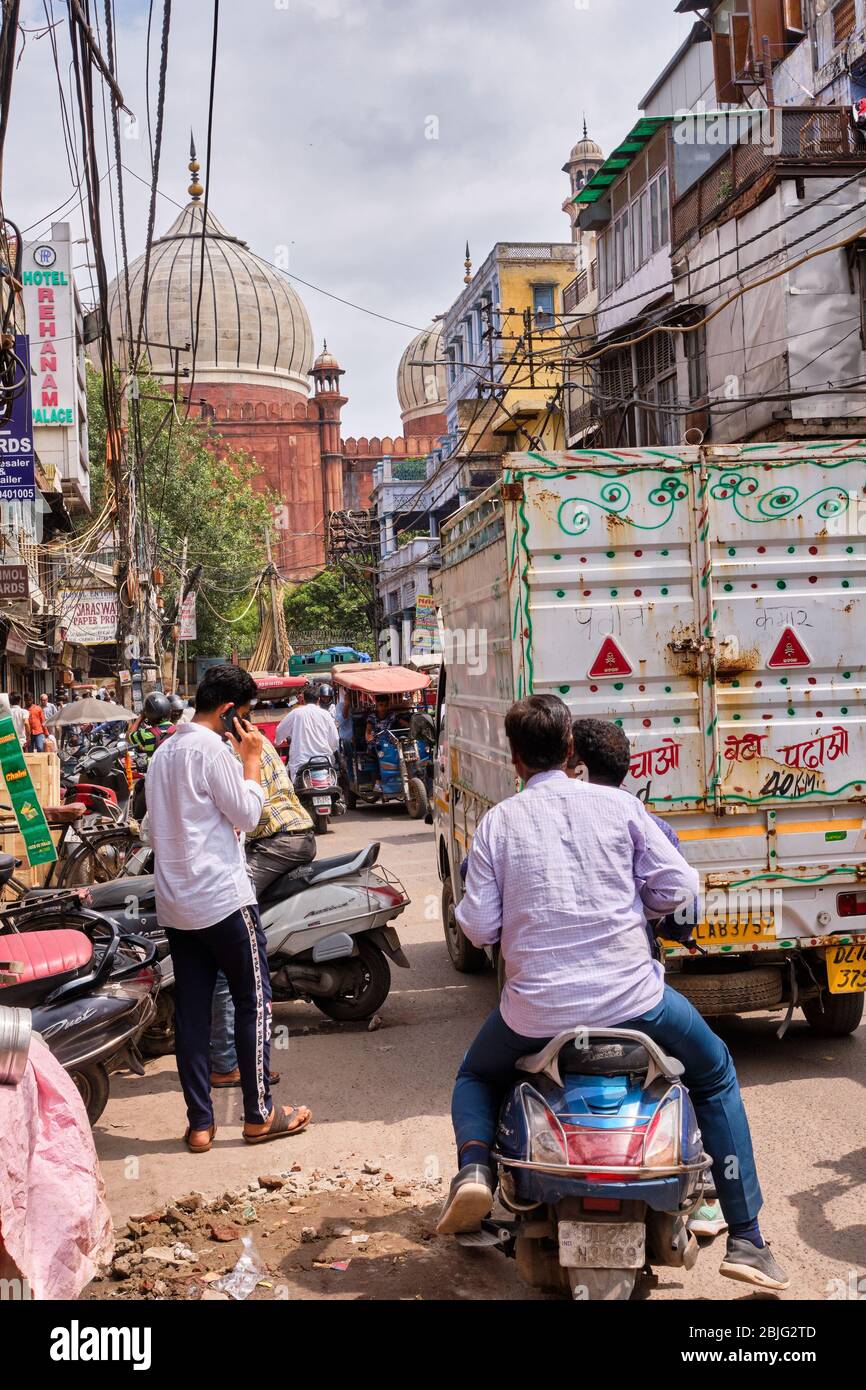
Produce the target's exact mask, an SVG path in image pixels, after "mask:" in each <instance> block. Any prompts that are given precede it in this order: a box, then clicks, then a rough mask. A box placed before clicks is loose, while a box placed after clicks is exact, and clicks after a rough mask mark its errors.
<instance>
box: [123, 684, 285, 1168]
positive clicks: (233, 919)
mask: <svg viewBox="0 0 866 1390" xmlns="http://www.w3.org/2000/svg"><path fill="white" fill-rule="evenodd" d="M256 693H257V686H256V683H255V681H254V680H253V678H252V676H250V675H249V674H248V672H246V671H243V670H241V669H240V668H239V667H237V666H212V667H211V668H210V669H209V670H208V671H207V672H206V673H205V677H204V679H203V680H202V682H201V684H200V685H199V687H198V690H197V691H196V697H195V715H194V716H193V719H192V721H191V722H190V723H189V724H181V725H180V726H179V727H178V729H177V730H176V732H175V733H174V734H173V735H172V737H171V738H169V739H166V741H165V742H164V743H162V744H160V746H159V748H157V750H156V752H155V753H154V755H153V758H152V760H151V764H150V769H149V771H148V774H147V800H148V810H149V824H150V834H151V840H152V842H153V848H154V856H155V887H156V909H157V915H158V918H159V921H160V923H161V924H162V925H163V926H164V927H165V928H166V930H167V934H168V940H169V946H170V949H171V956H172V962H173V966H174V976H175V1011H176V1012H175V1035H176V1056H177V1069H178V1073H179V1075H180V1082H181V1086H182V1088H183V1093H184V1099H185V1100H186V1107H187V1117H188V1121H189V1123H188V1128H187V1131H186V1134H185V1136H184V1139H185V1142H186V1145H187V1147H188V1148H189V1150H190V1152H191V1153H206V1152H207V1150H208V1149H209V1148H210V1147H211V1144H212V1143H213V1137H214V1134H215V1132H216V1126H215V1124H214V1117H213V1105H212V1101H211V1084H210V1039H211V1008H212V1001H213V993H214V985H215V983H216V978H217V975H218V973H219V971H222V972H223V974H224V975H225V977H226V979H227V980H228V983H229V989H230V991H231V996H232V1000H233V1002H234V1006H235V1044H236V1047H237V1054H238V1067H239V1070H240V1074H241V1090H242V1092H243V1099H244V1127H243V1137H244V1139H245V1140H246V1142H247V1143H248V1144H261V1143H264V1142H265V1141H266V1140H270V1139H278V1138H282V1137H284V1136H286V1135H288V1134H297V1133H299V1132H300V1131H301V1130H302V1129H305V1128H306V1126H307V1125H308V1124H309V1122H310V1119H311V1115H310V1111H309V1110H308V1109H307V1108H306V1106H277V1105H275V1104H274V1102H273V1101H272V1099H271V1095H270V1089H269V1076H270V1065H269V1064H270V1039H271V986H270V978H269V975H268V961H267V951H266V946H265V938H264V933H263V932H262V929H261V925H260V922H259V916H258V908H257V907H256V895H255V889H254V888H253V885H252V882H251V880H250V878H249V876H248V874H247V869H246V862H245V859H244V853H243V850H242V848H241V844H240V840H239V839H238V834H237V832H238V831H252V830H255V829H256V827H257V826H258V824H259V820H260V818H261V814H262V808H263V806H264V802H265V796H264V792H263V790H262V767H261V756H262V736H261V734H260V733H259V732H258V730H257V729H255V728H254V727H253V725H252V724H250V723H249V722H248V721H247V719H246V716H247V715H248V714H249V711H250V707H251V704H252V701H253V699H254V698H255V695H256ZM229 736H230V737H232V738H233V739H234V740H235V743H236V745H237V749H238V752H239V755H240V756H239V758H238V757H235V756H234V754H233V753H232V751H231V749H230V748H229V747H228V746H227V744H226V742H225V739H226V738H227V737H229Z"/></svg>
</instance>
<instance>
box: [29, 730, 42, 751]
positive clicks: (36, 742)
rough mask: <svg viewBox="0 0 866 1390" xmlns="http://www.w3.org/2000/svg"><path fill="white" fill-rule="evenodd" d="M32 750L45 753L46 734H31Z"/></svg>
mask: <svg viewBox="0 0 866 1390" xmlns="http://www.w3.org/2000/svg"><path fill="white" fill-rule="evenodd" d="M30 752H31V753H44V752H45V735H44V734H31V736H30Z"/></svg>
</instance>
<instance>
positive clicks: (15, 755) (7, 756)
mask: <svg viewBox="0 0 866 1390" xmlns="http://www.w3.org/2000/svg"><path fill="white" fill-rule="evenodd" d="M0 769H2V772H3V780H4V782H5V783H6V790H7V792H8V793H9V799H10V801H11V802H12V810H13V811H14V812H15V819H16V821H17V822H18V829H19V831H20V832H21V838H22V839H23V841H24V845H25V848H26V850H27V859H28V862H29V864H30V866H31V868H32V867H33V866H34V865H36V864H53V863H54V861H55V859H56V858H57V849H56V848H55V845H54V841H53V840H52V838H51V831H50V830H49V829H48V822H47V821H46V819H45V812H44V811H43V810H42V807H41V806H40V805H39V800H38V798H37V796H36V792H35V791H34V788H33V781H32V779H31V776H30V773H29V771H28V768H27V764H26V762H25V761H24V753H23V751H22V748H21V744H20V742H19V741H18V735H17V734H16V732H15V725H14V724H13V722H12V718H11V716H10V715H5V716H3V717H2V718H0Z"/></svg>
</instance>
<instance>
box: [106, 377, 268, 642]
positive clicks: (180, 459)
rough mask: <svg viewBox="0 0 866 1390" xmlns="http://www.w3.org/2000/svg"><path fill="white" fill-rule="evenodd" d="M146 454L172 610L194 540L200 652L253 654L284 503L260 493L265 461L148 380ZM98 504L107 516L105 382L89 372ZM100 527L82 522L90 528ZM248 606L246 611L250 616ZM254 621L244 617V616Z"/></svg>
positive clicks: (143, 382) (155, 535)
mask: <svg viewBox="0 0 866 1390" xmlns="http://www.w3.org/2000/svg"><path fill="white" fill-rule="evenodd" d="M138 383H139V392H140V395H139V402H138V411H139V418H140V437H141V452H142V454H143V458H144V465H143V469H142V472H143V482H144V487H143V489H141V490H140V493H139V499H140V502H139V505H140V511H141V514H142V516H143V518H144V519H145V522H146V529H147V534H148V536H149V538H150V542H151V544H150V546H149V549H150V551H151V553H152V560H153V563H155V564H157V565H159V567H160V568H161V569H162V570H163V573H164V576H165V583H164V587H163V590H162V594H163V597H164V599H165V604H166V610H167V611H170V608H171V604H172V602H173V600H174V599H176V597H177V593H178V586H179V580H180V561H181V554H182V550H183V539H184V536H186V537H187V539H188V562H187V564H188V568H192V567H194V566H197V565H200V566H201V567H202V569H201V583H200V587H199V598H198V602H197V605H196V607H197V615H196V620H197V629H198V637H197V640H196V641H195V642H194V643H190V654H191V655H196V654H200V655H203V656H209V655H223V654H228V653H230V652H231V651H232V649H233V648H237V649H238V651H239V652H240V654H241V655H245V654H247V652H248V651H249V650H251V649H252V647H253V645H254V643H255V637H256V633H257V631H258V605H257V603H255V602H253V603H252V605H251V606H250V607H248V605H249V604H250V599H251V598H252V595H253V590H254V585H255V582H256V578H257V576H258V574H259V573H260V572H261V569H262V567H263V565H264V563H265V556H266V543H265V533H266V531H267V527H268V526H269V525H270V524H271V522H272V520H273V509H274V506H275V504H276V501H277V499H276V497H275V496H274V495H273V494H271V493H267V492H259V491H255V490H254V488H253V481H254V480H255V479H256V478H257V477H259V476H260V471H261V470H260V469H259V467H258V465H257V464H256V461H255V459H253V458H250V457H249V455H246V454H241V453H236V452H233V451H232V450H227V449H225V447H223V446H221V447H220V452H219V457H218V456H217V453H216V441H215V438H214V435H213V432H212V431H211V430H210V428H209V427H208V425H207V424H206V423H204V422H202V421H200V420H198V419H194V418H192V417H190V418H188V419H184V417H183V411H182V409H179V410H178V412H177V414H176V415H175V413H174V412H173V410H172V409H171V398H170V396H169V395H168V394H167V393H166V392H165V391H163V390H162V388H161V387H160V386H159V384H158V383H157V382H155V381H153V380H152V379H150V378H148V377H147V376H143V375H142V376H139V378H138ZM87 405H88V414H89V424H88V427H89V436H90V477H91V505H92V509H93V515H97V514H98V513H99V511H100V510H101V508H102V506H103V505H104V502H105V498H106V472H105V442H106V441H105V412H104V409H103V402H102V379H101V376H100V374H99V373H98V372H97V371H94V370H93V369H91V368H88V373H87ZM89 524H91V519H87V520H86V521H84V522H82V527H81V529H86V527H87V526H88V525H89ZM245 610H248V611H247V612H246V614H245V615H244V611H245ZM242 615H244V616H242Z"/></svg>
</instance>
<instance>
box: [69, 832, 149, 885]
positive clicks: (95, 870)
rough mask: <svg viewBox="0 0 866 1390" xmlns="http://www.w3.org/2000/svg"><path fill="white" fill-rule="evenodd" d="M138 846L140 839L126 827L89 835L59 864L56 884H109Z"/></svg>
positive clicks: (117, 876)
mask: <svg viewBox="0 0 866 1390" xmlns="http://www.w3.org/2000/svg"><path fill="white" fill-rule="evenodd" d="M140 848H141V840H140V839H139V838H138V836H137V835H134V834H132V832H131V831H129V830H109V831H105V832H103V833H102V834H99V835H90V836H88V838H87V839H86V840H83V841H82V843H81V844H80V845H79V846H78V847H77V849H75V850H74V851H73V852H72V854H70V856H69V858H68V859H67V860H65V861H64V863H62V864H61V865H60V867H59V869H58V871H57V878H56V880H55V882H56V885H57V887H58V888H82V887H84V886H85V885H86V884H89V883H110V882H111V881H112V880H113V879H115V878H122V877H123V875H124V872H125V870H126V866H127V863H128V862H129V858H130V856H131V855H132V854H133V853H134V852H135V851H136V850H137V849H140Z"/></svg>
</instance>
